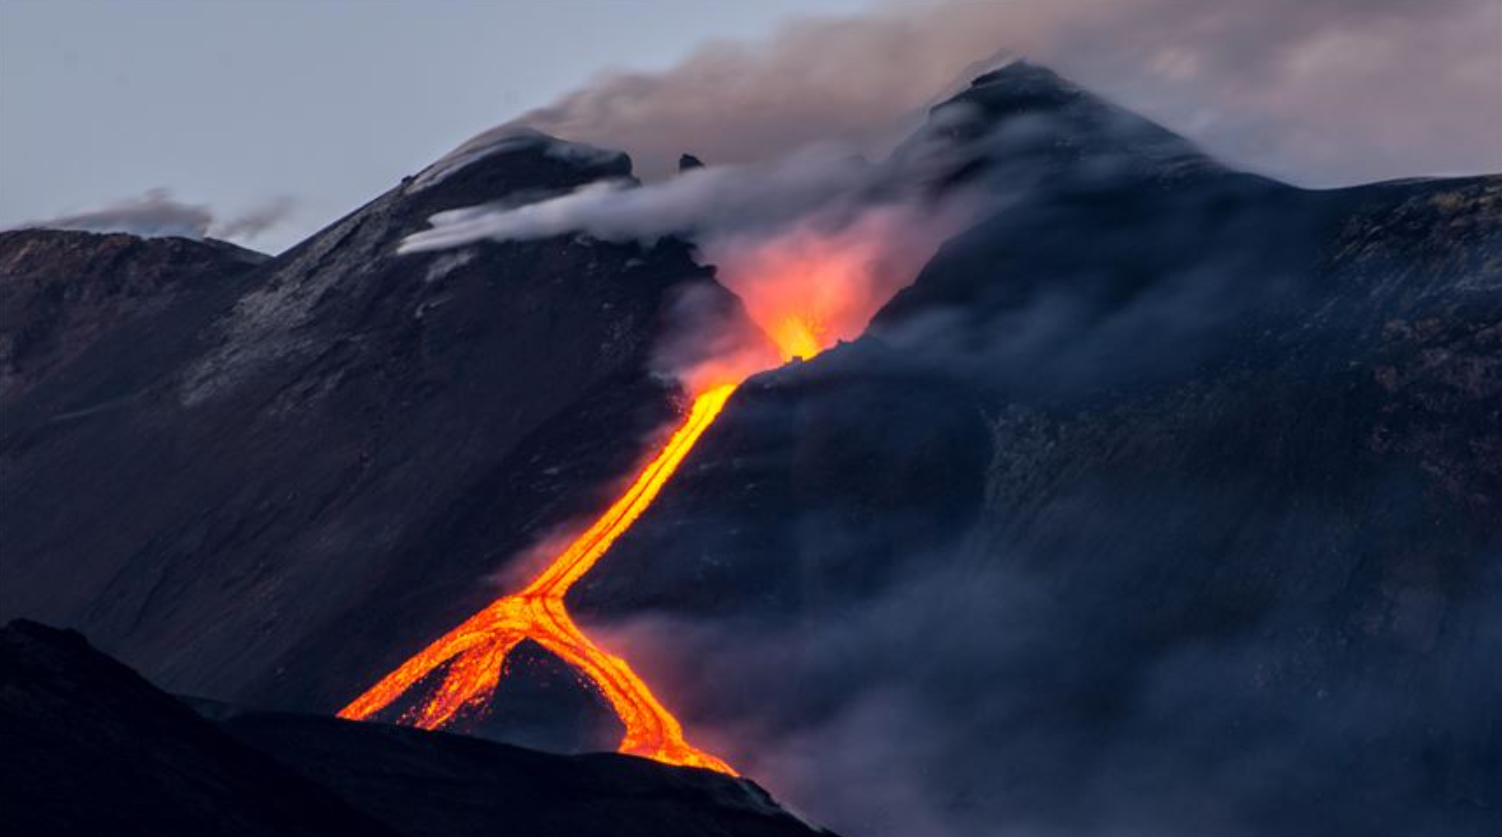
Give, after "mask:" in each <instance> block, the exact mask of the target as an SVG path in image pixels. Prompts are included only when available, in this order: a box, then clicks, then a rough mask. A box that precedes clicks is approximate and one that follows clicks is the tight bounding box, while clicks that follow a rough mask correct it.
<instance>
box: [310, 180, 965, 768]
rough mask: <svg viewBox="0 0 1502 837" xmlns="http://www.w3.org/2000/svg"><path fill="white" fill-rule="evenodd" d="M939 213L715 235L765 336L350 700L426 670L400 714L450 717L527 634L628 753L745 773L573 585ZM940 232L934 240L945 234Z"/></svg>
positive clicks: (862, 307) (900, 270) (489, 681)
mask: <svg viewBox="0 0 1502 837" xmlns="http://www.w3.org/2000/svg"><path fill="white" fill-rule="evenodd" d="M937 229H938V226H936V225H935V224H933V223H930V222H925V220H924V219H922V218H916V217H912V216H911V215H910V214H908V213H904V212H902V211H898V210H877V211H873V212H869V213H866V214H865V215H864V216H862V217H861V218H860V219H859V220H857V221H855V222H853V223H848V224H846V225H844V226H836V227H830V226H829V225H827V224H801V225H795V226H794V227H792V228H790V229H788V230H786V231H784V232H783V233H781V234H778V235H773V236H770V237H768V236H758V237H755V238H732V239H727V240H722V241H717V242H711V243H710V244H707V245H706V247H707V248H708V249H709V250H710V251H711V255H712V256H713V258H714V259H715V261H717V262H720V263H721V264H722V266H723V267H724V271H723V272H722V273H721V278H722V279H723V280H724V281H726V283H727V284H728V285H729V286H730V288H731V289H732V290H734V291H735V292H736V293H737V295H738V296H739V297H740V298H741V300H742V302H743V303H744V305H745V311H746V313H747V315H748V316H749V318H750V320H751V321H752V322H754V323H755V325H756V327H757V329H759V330H760V332H761V334H759V335H757V336H756V337H755V338H753V340H752V342H757V343H758V345H756V346H754V347H747V346H741V348H742V349H748V350H747V351H744V352H740V353H737V352H730V353H728V354H727V355H725V356H723V357H720V358H718V359H715V360H711V361H703V362H699V363H697V365H696V368H695V369H694V370H692V371H691V372H690V373H688V374H687V375H686V376H685V377H684V380H692V381H693V382H694V386H696V387H700V391H701V392H702V394H701V395H699V396H698V397H697V398H695V400H694V405H693V409H692V410H691V411H690V413H689V416H688V418H687V419H686V420H685V421H684V423H683V425H682V426H681V427H679V428H678V429H677V431H675V432H674V433H673V435H672V437H671V438H670V439H669V440H668V443H667V446H666V447H664V448H663V449H662V451H660V452H659V453H658V454H657V456H656V458H654V459H653V460H652V461H651V462H650V463H648V465H647V466H646V468H645V469H643V470H642V472H641V474H639V475H638V476H637V477H636V480H635V481H634V482H632V483H631V485H630V487H629V488H627V490H626V492H625V493H624V494H623V495H622V496H621V497H620V499H618V500H616V501H615V503H613V504H612V505H611V506H610V508H609V509H607V510H606V511H605V513H604V514H603V515H601V516H600V518H599V519H598V520H596V521H595V522H594V524H593V525H591V526H590V527H589V529H588V530H586V531H585V532H584V534H582V535H580V536H579V537H578V538H577V539H576V540H574V541H573V542H572V543H570V544H569V545H568V547H567V548H566V549H564V551H563V552H562V553H561V554H560V555H558V556H557V557H556V558H554V559H553V561H552V562H551V563H550V564H548V566H547V567H546V568H544V569H543V571H542V572H541V573H540V574H539V575H538V576H537V577H536V579H534V580H533V581H532V583H530V584H528V585H527V586H526V587H525V588H523V589H522V590H521V592H519V593H515V594H513V595H510V596H506V597H504V598H501V599H499V600H497V601H495V602H494V603H492V604H491V605H490V606H489V607H486V608H485V609H484V610H482V611H480V612H479V613H477V614H475V615H474V616H472V617H470V618H469V619H468V620H467V621H465V622H464V623H463V624H461V625H460V626H459V627H457V628H455V629H453V630H452V631H450V632H448V633H447V634H445V635H443V636H442V637H439V638H438V640H437V641H435V642H433V643H432V644H431V645H429V646H428V647H426V648H424V649H423V650H422V651H420V652H418V653H417V654H416V655H415V656H413V657H412V658H411V659H409V660H407V661H406V662H405V663H403V664H402V665H401V666H400V667H399V668H397V669H396V670H395V671H393V672H391V673H390V674H388V675H386V677H385V678H384V679H382V680H381V681H380V682H378V683H376V684H375V685H374V686H372V687H371V688H370V689H369V690H368V691H367V692H365V693H364V694H362V695H360V696H359V697H358V698H356V699H355V700H354V701H353V702H352V703H350V704H349V705H348V706H346V707H344V709H343V710H341V711H340V712H339V715H340V716H341V717H344V718H355V719H365V718H369V717H370V716H372V715H373V714H375V713H377V712H380V711H381V710H382V709H385V708H386V707H387V706H390V705H391V704H392V703H393V702H394V701H396V700H397V699H398V698H400V697H401V696H402V695H404V694H406V693H407V692H408V691H409V690H411V689H413V688H414V687H415V686H417V685H418V684H419V683H420V682H422V681H424V680H427V679H428V678H429V677H430V676H435V675H436V674H437V673H440V672H441V675H442V682H441V683H440V684H439V686H438V688H437V689H436V691H433V692H432V693H431V694H429V695H427V697H426V699H425V700H423V701H422V702H420V703H418V704H416V705H414V706H413V707H412V708H410V709H408V710H407V711H406V712H404V713H403V714H402V716H401V718H400V720H401V722H403V723H409V724H414V725H416V726H419V727H423V728H426V729H433V728H437V727H441V726H443V725H445V724H447V723H449V722H450V721H451V720H452V719H453V718H454V717H455V716H456V715H457V714H459V713H460V712H461V711H463V710H465V709H466V708H478V707H481V706H483V705H484V704H485V702H486V701H487V700H489V698H490V695H491V693H492V692H493V691H494V690H495V688H496V685H497V684H498V683H499V682H500V678H501V675H502V673H503V671H504V668H505V665H506V658H507V655H509V654H510V653H511V650H512V649H513V648H515V647H516V645H517V643H519V642H521V641H522V640H524V639H530V640H532V641H534V642H536V643H538V644H539V645H541V646H542V647H544V648H546V649H548V650H549V651H551V652H552V653H553V654H555V655H557V656H558V657H559V658H561V659H563V660H564V661H565V662H567V663H568V664H569V665H571V666H573V667H574V668H576V669H578V670H579V671H580V672H581V673H582V674H583V675H584V676H585V677H587V678H589V679H590V680H591V681H592V682H593V683H594V684H595V685H596V686H597V687H598V688H599V690H600V692H601V693H602V694H604V695H605V698H606V700H608V701H609V702H610V705H611V707H612V708H614V710H615V712H616V714H617V715H619V716H620V719H621V722H622V723H623V724H624V725H625V727H626V732H625V736H624V737H623V738H622V740H621V743H620V750H621V752H623V753H632V754H635V755H640V756H646V757H648V758H653V759H657V760H658V761H663V762H667V763H669V764H680V765H691V766H694V767H704V768H709V769H711V770H718V771H720V772H723V773H730V774H732V775H734V773H735V771H733V770H731V768H730V766H729V765H727V764H726V763H725V762H723V761H721V760H720V759H718V758H716V757H715V756H712V755H710V754H708V753H706V752H704V751H702V750H699V749H696V748H694V747H693V746H691V745H689V743H688V742H687V741H685V740H684V737H683V728H682V726H681V725H680V724H679V723H678V720H677V719H676V718H674V717H673V715H672V714H671V713H670V712H668V710H667V709H666V708H664V707H663V705H662V704H661V703H660V702H659V701H658V700H657V698H656V697H654V696H653V695H652V692H651V690H650V689H648V688H647V685H646V684H645V683H643V682H642V680H641V678H640V677H638V676H636V674H635V673H634V672H632V671H631V667H630V666H628V665H627V664H626V661H625V660H622V659H621V658H619V657H616V656H613V655H612V654H610V653H608V652H606V651H605V650H604V649H602V648H600V647H599V646H598V645H595V643H594V642H593V641H591V640H590V639H589V637H587V636H585V635H584V632H583V631H581V630H580V629H579V626H578V625H576V624H574V621H573V619H572V618H570V617H569V614H568V611H567V610H566V609H565V608H564V604H563V599H564V595H565V594H567V593H568V591H569V588H570V587H571V586H573V584H574V582H576V581H578V580H579V579H580V578H581V577H583V576H584V574H585V573H587V572H589V570H590V568H591V567H593V566H594V564H595V562H596V561H598V560H599V559H600V556H601V555H603V554H604V553H605V551H606V550H608V549H609V548H610V545H611V544H612V543H614V542H615V540H616V538H618V537H620V535H621V534H622V533H623V532H625V531H626V530H627V529H628V528H630V526H631V524H632V523H634V522H635V521H636V519H637V518H638V517H640V516H641V514H642V513H643V512H644V511H645V510H646V509H647V507H648V506H649V505H650V504H651V503H652V500H653V499H654V498H656V496H657V494H658V492H659V491H661V490H662V487H663V485H664V484H665V483H666V482H667V481H668V479H669V478H671V477H672V475H673V472H674V471H675V470H676V469H677V468H678V466H679V464H680V463H682V462H683V459H684V457H686V456H687V455H688V453H689V451H690V450H691V449H692V448H693V446H694V443H695V442H697V441H698V440H699V437H700V436H701V435H702V434H703V433H704V431H705V430H706V429H708V428H709V425H710V424H711V423H713V422H714V420H715V418H716V417H717V416H718V415H719V414H720V410H721V409H722V408H723V407H724V406H725V402H726V400H727V399H728V398H729V397H730V395H731V393H732V392H734V391H735V388H736V386H737V384H735V383H725V381H740V380H743V379H744V378H745V377H746V376H748V375H751V374H754V373H756V372H759V371H762V369H763V368H764V367H765V366H766V365H767V363H768V362H769V361H770V360H771V357H772V355H771V354H770V353H769V352H768V351H767V347H766V346H765V344H762V343H760V341H762V340H763V337H764V338H766V339H767V340H769V341H770V343H771V344H773V345H774V346H775V347H776V353H777V354H778V355H780V356H781V358H782V360H783V361H784V362H786V361H789V360H792V359H793V358H802V359H804V360H809V359H812V358H813V357H814V356H815V355H817V354H819V353H820V352H821V351H822V350H823V349H825V348H827V347H828V346H829V345H830V344H831V343H833V342H834V341H836V340H839V339H847V338H850V337H854V336H855V334H857V333H859V331H860V330H861V329H862V328H864V327H865V325H866V323H867V322H868V321H869V320H870V317H871V315H872V314H873V313H874V312H875V310H876V308H877V307H878V306H879V305H880V304H881V303H882V302H884V301H885V300H886V299H888V298H889V297H890V295H891V293H892V292H893V291H895V290H896V287H897V284H898V283H899V282H905V281H906V278H907V277H910V276H912V275H913V272H914V271H915V270H916V269H917V265H918V264H919V263H921V259H923V258H926V255H925V253H931V252H932V246H931V245H932V244H933V241H931V240H930V239H932V238H933V234H934V233H935V231H936V230H937ZM934 240H937V239H934Z"/></svg>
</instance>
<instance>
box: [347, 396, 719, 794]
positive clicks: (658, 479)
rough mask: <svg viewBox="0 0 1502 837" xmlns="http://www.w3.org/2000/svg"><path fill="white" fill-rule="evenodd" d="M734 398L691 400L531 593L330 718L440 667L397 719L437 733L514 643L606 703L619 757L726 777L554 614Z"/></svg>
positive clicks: (475, 700) (484, 688)
mask: <svg viewBox="0 0 1502 837" xmlns="http://www.w3.org/2000/svg"><path fill="white" fill-rule="evenodd" d="M734 391H735V385H734V384H726V385H723V386H719V387H716V388H714V389H711V390H709V391H707V392H705V393H704V394H702V395H700V396H699V397H698V398H696V399H695V400H694V406H693V409H692V410H691V411H690V412H689V416H688V419H687V420H686V421H684V423H683V425H682V426H681V427H679V428H678V429H677V431H675V432H674V433H673V435H672V438H670V439H669V440H668V443H667V446H666V447H664V448H663V449H662V451H661V452H660V453H658V454H657V457H656V458H655V459H653V460H652V461H651V462H650V463H649V464H648V465H647V467H646V468H645V469H643V470H642V472H641V474H639V475H638V476H637V478H636V480H635V481H634V482H632V483H631V486H630V487H629V488H628V489H627V490H626V492H625V494H623V495H621V497H620V499H618V500H616V501H615V503H613V504H612V505H611V506H610V508H609V509H607V510H606V511H605V513H604V514H603V515H601V516H600V518H599V519H598V520H596V521H595V522H594V524H593V525H592V526H590V527H589V529H587V530H586V531H585V532H584V534H582V535H580V536H579V537H578V538H577V539H576V540H574V541H573V542H572V543H570V544H569V545H568V547H567V548H566V549H564V551H563V553H562V554H560V555H559V556H558V557H557V558H555V559H554V560H553V562H552V563H550V564H549V565H548V566H547V567H546V568H545V569H544V570H543V571H542V573H541V574H539V575H538V576H537V578H536V579H535V580H534V581H533V582H532V583H531V584H528V585H527V586H526V587H525V588H524V589H523V590H522V591H521V592H519V593H516V594H515V595H511V596H507V597H505V598H502V599H499V600H497V601H496V602H494V603H493V604H491V605H490V606H489V607H487V608H485V609H484V610H482V611H480V612H479V613H477V614H475V615H474V616H472V617H470V618H469V619H468V620H467V621H465V622H464V623H463V624H461V625H460V626H459V627H457V628H455V629H453V630H452V631H450V632H448V633H447V634H445V635H443V636H442V637H439V638H438V640H437V641H436V642H434V643H432V644H431V645H429V646H428V647H427V648H424V649H423V650H422V651H420V652H418V653H417V654H416V655H415V656H413V657H412V658H411V659H409V660H407V661H406V662H405V663H403V664H402V665H401V666H400V667H399V668H397V669H396V670H395V671H393V672H391V673H390V674H388V675H386V677H385V678H384V679H382V680H381V681H380V682H379V683H376V684H375V685H374V686H372V687H371V688H370V689H369V690H368V691H366V692H365V694H363V695H360V696H359V697H358V698H356V699H355V700H354V701H353V702H352V703H350V704H349V705H348V706H346V707H344V708H343V709H342V710H340V711H339V716H340V717H341V718H353V719H365V718H369V717H370V716H371V715H373V714H375V713H376V712H379V711H380V710H382V709H384V708H385V707H386V706H388V705H390V704H391V702H392V701H394V700H396V699H397V698H398V697H400V696H401V695H402V694H404V693H405V692H406V691H407V690H408V689H410V688H412V687H413V686H414V685H416V684H417V683H418V681H420V680H422V679H424V678H425V677H427V676H428V675H429V674H430V673H432V672H433V671H435V670H436V669H438V668H439V667H441V666H444V665H445V664H447V670H446V671H445V673H444V677H443V683H442V685H440V686H439V687H438V690H437V692H436V693H434V694H433V695H431V696H429V697H428V699H427V700H426V701H425V702H423V703H421V704H418V705H417V706H414V707H413V708H412V709H410V710H408V711H407V712H406V713H405V714H404V715H403V716H402V718H401V721H402V722H403V723H410V724H413V725H415V726H419V727H422V728H424V729H435V728H437V727H441V726H443V725H444V724H446V723H448V722H449V721H450V720H452V719H453V717H454V716H455V715H456V714H457V713H458V712H459V711H460V710H461V709H464V708H465V707H466V706H470V705H478V704H482V703H484V702H485V701H486V700H487V699H489V697H490V694H491V692H493V691H494V690H495V687H496V685H497V683H499V682H500V677H501V671H502V668H503V667H504V665H505V662H506V655H507V654H509V653H510V652H511V649H513V648H515V647H516V644H517V643H518V642H521V641H522V640H523V639H530V640H532V641H534V642H536V643H537V644H539V645H541V646H542V647H544V648H546V649H548V650H549V651H551V652H553V653H554V654H556V655H558V656H559V657H560V658H562V659H563V660H564V661H565V662H567V663H568V664H569V665H571V666H573V667H574V668H577V669H578V670H579V671H580V672H582V673H583V674H584V675H585V676H586V677H588V678H589V679H590V680H591V681H593V682H594V684H595V685H596V686H597V687H598V688H599V689H600V692H601V693H603V694H604V695H605V699H606V700H608V701H610V705H611V707H612V708H614V709H615V712H616V714H617V715H619V716H620V719H621V722H622V723H623V724H625V726H626V734H625V736H624V737H623V738H622V739H621V743H620V751H621V752H623V753H632V754H634V755H639V756H646V757H647V758H652V759H656V760H658V761H662V762H667V763H668V764H679V765H687V766H692V767H704V768H708V769H710V770H718V771H720V772H721V773H729V774H731V775H735V771H734V770H732V769H731V768H730V766H729V765H728V764H726V763H725V762H723V761H721V760H720V759H718V758H716V757H714V756H712V755H710V754H708V753H706V752H704V751H702V750H699V749H697V748H695V747H693V746H692V745H690V744H689V743H688V742H687V741H685V740H684V738H683V727H682V726H681V725H680V724H679V723H678V719H677V718H674V717H673V715H672V713H670V712H668V710H667V709H666V708H664V707H663V705H662V704H661V703H660V702H659V701H658V700H657V698H656V697H654V696H653V695H652V692H651V690H650V689H648V688H647V684H646V683H643V682H642V680H641V678H640V677H637V676H636V674H635V673H634V672H632V671H631V667H630V666H628V665H627V664H626V661H625V660H622V659H621V658H620V657H616V656H613V655H611V654H609V653H608V652H606V651H604V650H603V649H601V648H600V647H599V646H597V645H595V644H594V642H592V641H591V640H590V639H589V637H587V636H585V635H584V632H583V631H581V630H579V627H578V626H577V625H575V624H574V621H573V619H571V618H570V617H569V615H568V612H567V611H566V610H565V609H564V606H563V597H564V594H566V593H567V592H568V590H569V588H570V587H571V586H573V584H574V582H576V581H578V580H579V579H580V578H581V577H583V576H584V574H585V573H587V572H589V570H590V568H591V567H593V566H594V564H595V562H596V561H598V560H599V559H600V556H601V555H604V554H605V551H606V550H608V549H609V548H610V545H611V544H612V543H614V542H615V540H616V538H618V537H620V536H621V533H623V532H625V531H626V530H627V529H629V528H630V527H631V524H632V523H634V522H636V519H637V518H638V517H640V516H641V514H642V512H644V511H646V509H647V506H649V505H651V503H652V500H653V499H654V498H656V497H657V493H658V492H659V491H661V490H662V486H663V485H664V484H665V483H666V482H667V481H668V479H669V478H670V477H672V475H673V472H674V471H675V470H677V468H678V466H679V464H680V463H682V462H683V458H684V457H685V456H687V455H688V452H689V451H690V450H691V449H693V446H694V443H695V442H697V441H698V440H699V437H700V436H702V435H703V434H704V431H705V430H707V429H708V428H709V425H710V424H712V423H713V422H714V420H715V418H716V417H717V416H719V414H720V410H721V409H723V408H724V406H725V401H726V400H727V399H729V398H730V395H731V393H733V392H734Z"/></svg>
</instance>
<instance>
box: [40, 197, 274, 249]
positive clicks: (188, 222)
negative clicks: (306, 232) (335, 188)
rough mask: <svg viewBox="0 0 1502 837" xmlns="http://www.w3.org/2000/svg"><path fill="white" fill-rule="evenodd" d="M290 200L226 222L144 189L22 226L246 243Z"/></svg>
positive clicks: (267, 226)
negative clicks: (92, 207)
mask: <svg viewBox="0 0 1502 837" xmlns="http://www.w3.org/2000/svg"><path fill="white" fill-rule="evenodd" d="M293 209H294V201H293V200H292V199H291V198H290V197H286V196H280V197H276V198H273V199H271V200H270V201H267V202H266V203H264V204H261V205H259V206H254V207H251V208H250V209H249V210H247V211H245V212H243V213H240V214H238V215H234V216H231V217H229V218H224V219H220V218H218V217H217V216H216V215H215V214H214V211H213V210H212V209H210V208H209V207H207V206H205V205H203V204H193V203H186V202H184V201H180V200H178V199H176V198H174V197H173V196H172V192H171V191H170V190H168V189H150V190H148V191H146V192H145V193H144V194H141V195H139V196H137V197H133V198H127V199H125V200H122V201H118V202H116V203H112V204H108V205H106V206H103V207H101V208H99V209H95V210H90V211H88V212H79V213H75V214H72V215H63V216H60V217H57V218H51V219H48V220H45V221H34V222H31V223H29V224H23V225H22V226H25V227H45V228H49V229H56V230H82V231H84V232H97V233H130V234H131V235H138V236H141V237H143V238H163V237H181V238H204V237H205V236H213V237H215V238H225V239H240V240H249V239H253V238H255V237H257V236H259V235H260V234H261V233H264V232H265V231H266V230H268V229H271V228H272V227H274V226H276V225H277V224H280V223H281V222H282V221H284V220H286V218H287V217H288V216H289V215H290V214H291V213H292V211H293Z"/></svg>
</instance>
